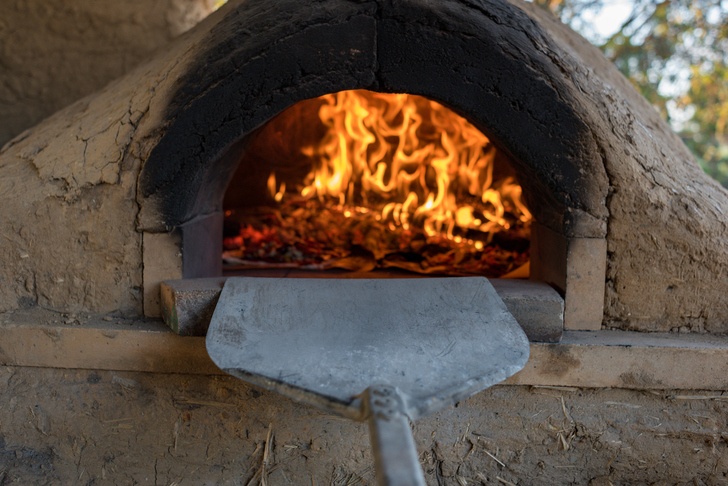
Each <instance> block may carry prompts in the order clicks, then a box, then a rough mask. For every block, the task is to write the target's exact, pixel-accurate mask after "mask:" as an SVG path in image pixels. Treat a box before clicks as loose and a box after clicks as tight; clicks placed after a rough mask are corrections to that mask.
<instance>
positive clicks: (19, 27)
mask: <svg viewBox="0 0 728 486" xmlns="http://www.w3.org/2000/svg"><path fill="white" fill-rule="evenodd" d="M212 4H213V0H156V1H154V2H149V1H146V0H125V1H124V2H117V1H114V0H94V1H86V2H67V1H64V0H3V1H2V2H0V65H1V66H2V69H1V70H0V114H1V115H2V116H0V146H2V145H3V144H4V143H5V142H6V141H7V140H9V139H10V138H11V137H13V136H15V135H17V134H18V133H20V132H22V131H23V130H25V129H26V128H28V127H30V126H31V125H34V124H35V123H37V122H39V121H40V120H42V119H43V118H45V117H47V116H48V115H51V114H52V113H53V112H55V111H57V110H59V109H60V108H63V107H64V106H66V105H68V104H70V103H71V102H73V101H75V100H77V99H78V98H80V97H82V96H85V95H87V94H89V93H91V92H93V91H95V90H97V89H99V88H101V87H102V86H104V85H105V84H106V83H108V82H109V81H111V80H112V79H114V78H116V77H118V76H120V75H122V74H124V73H126V72H128V71H129V70H130V69H131V68H132V67H134V66H135V65H137V64H138V63H139V62H140V61H142V60H143V59H145V58H146V57H148V56H150V55H151V54H153V53H154V52H155V51H157V50H158V49H160V48H162V47H163V46H165V45H166V44H168V43H169V42H170V41H171V40H172V39H174V38H175V37H177V36H178V35H179V34H181V33H182V32H184V31H186V30H188V29H190V28H191V27H193V26H194V25H195V24H196V23H197V22H199V21H200V20H201V19H202V18H204V17H205V16H207V15H208V14H209V12H210V11H211V10H212Z"/></svg>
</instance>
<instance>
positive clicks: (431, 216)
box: [268, 90, 531, 246]
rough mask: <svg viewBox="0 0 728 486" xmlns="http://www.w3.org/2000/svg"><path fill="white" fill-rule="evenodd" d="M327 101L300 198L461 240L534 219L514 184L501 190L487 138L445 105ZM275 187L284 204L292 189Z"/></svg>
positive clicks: (345, 98) (397, 98)
mask: <svg viewBox="0 0 728 486" xmlns="http://www.w3.org/2000/svg"><path fill="white" fill-rule="evenodd" d="M320 99H321V100H322V101H323V105H322V106H321V108H320V109H319V118H320V119H321V122H323V124H324V125H325V126H326V128H327V131H326V135H325V136H324V138H323V140H322V141H321V143H320V144H319V145H317V146H312V147H306V148H304V149H303V153H304V154H305V155H307V156H308V157H310V158H311V159H313V161H314V169H313V170H312V171H311V173H309V175H308V176H307V177H306V178H305V180H304V187H303V188H302V189H301V195H302V196H304V197H314V196H315V197H318V198H320V199H324V198H334V200H336V201H337V202H338V203H339V204H340V205H341V206H346V207H347V208H356V209H355V210H356V211H359V212H368V211H370V210H376V211H379V212H380V215H381V220H382V221H384V222H385V223H388V224H389V225H390V227H391V226H392V225H394V226H395V227H396V226H400V227H402V228H404V229H408V228H409V227H410V225H417V226H418V227H421V228H423V229H424V231H425V233H426V234H427V235H428V236H433V235H435V234H445V235H447V236H448V237H449V238H453V239H458V240H459V239H461V238H462V237H461V236H460V235H463V234H467V232H468V231H469V230H474V231H477V232H480V233H486V234H490V235H492V234H493V233H495V232H498V231H502V230H506V229H508V228H509V227H510V226H511V224H512V222H513V221H514V220H520V221H522V222H523V223H528V222H529V221H530V220H531V214H530V212H529V211H528V209H527V208H526V207H525V205H524V204H523V203H522V202H521V187H520V186H519V185H518V184H517V183H516V182H515V180H514V179H513V178H507V179H505V180H502V181H500V182H499V183H498V185H497V187H493V160H494V150H490V149H491V148H492V147H491V145H490V141H489V140H488V138H486V137H485V135H483V134H482V133H481V132H480V131H478V129H476V128H475V127H474V126H473V125H471V124H470V123H469V122H467V121H466V120H465V119H464V118H462V117H460V116H458V115H457V114H455V113H454V112H452V111H451V110H449V109H447V108H445V107H444V106H442V105H441V104H439V103H436V102H434V101H431V100H428V99H426V98H423V97H420V96H415V95H408V94H382V93H374V92H370V91H364V90H353V91H341V92H338V93H335V94H328V95H325V96H322V97H321V98H320ZM268 188H269V191H270V193H271V195H272V196H274V198H275V200H276V201H280V200H281V199H282V197H283V195H284V192H285V186H282V187H278V186H277V185H276V182H275V176H274V175H273V174H271V176H270V178H269V180H268ZM347 211H348V212H349V213H351V209H347ZM509 218H510V219H509ZM478 243H480V242H478ZM479 246H482V243H481V244H480V245H479Z"/></svg>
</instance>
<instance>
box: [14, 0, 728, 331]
mask: <svg viewBox="0 0 728 486" xmlns="http://www.w3.org/2000/svg"><path fill="white" fill-rule="evenodd" d="M352 88H367V89H373V90H379V91H393V92H395V91H405V92H409V93H413V94H421V95H425V96H428V97H430V98H433V99H435V100H437V101H440V102H442V103H444V104H446V105H447V106H449V107H451V108H452V109H454V110H456V111H457V112H458V113H460V114H462V115H464V116H465V117H466V118H468V119H469V120H470V121H471V122H472V123H474V124H475V125H476V126H478V128H480V129H481V130H482V131H483V132H484V133H485V134H486V135H488V136H489V137H490V138H491V139H492V140H493V141H494V142H495V143H496V144H497V145H498V147H499V148H500V149H502V150H504V151H506V152H507V153H508V154H510V155H512V156H513V158H514V159H515V160H517V161H518V163H517V167H516V170H517V171H518V172H519V180H521V182H522V184H523V186H524V192H525V193H526V194H528V196H527V202H528V203H529V205H530V207H531V209H532V211H533V212H534V215H535V217H536V219H537V221H538V222H539V224H540V225H542V226H543V227H544V234H547V235H548V234H551V233H553V235H555V236H554V238H555V239H558V238H563V239H567V240H568V239H578V240H583V241H587V242H588V241H589V240H604V239H606V245H607V247H606V253H607V254H606V256H605V255H603V254H602V255H595V256H594V259H595V261H596V260H598V259H599V258H603V259H605V260H606V265H607V267H606V276H605V277H604V282H603V283H604V286H605V289H606V291H605V298H606V300H605V302H606V305H605V307H604V314H603V322H604V324H606V325H608V326H614V327H620V328H635V329H641V330H669V329H671V328H675V327H685V328H690V329H693V330H698V331H711V332H726V331H727V330H728V302H725V301H724V299H723V296H724V295H725V294H726V291H727V290H728V288H727V286H728V284H727V283H726V281H727V280H728V279H726V277H725V276H726V267H728V244H727V243H726V241H728V239H727V238H726V235H727V234H728V228H727V227H726V216H725V214H726V212H728V197H727V195H726V192H725V190H723V189H721V188H720V187H719V186H718V185H717V184H716V183H714V182H712V181H711V180H710V179H709V178H708V177H707V176H705V175H703V174H702V172H701V171H700V169H699V168H698V166H697V164H695V162H694V161H693V160H692V158H691V157H690V155H689V154H688V152H687V150H686V149H685V148H684V146H683V145H682V144H681V143H680V141H679V140H678V139H677V137H676V136H674V135H673V134H672V133H671V132H670V131H669V129H668V127H667V126H666V125H665V123H663V122H662V121H661V120H660V119H659V117H658V116H657V114H656V113H655V111H654V110H652V109H651V108H650V107H649V106H648V105H647V103H646V102H645V101H644V100H643V99H641V98H640V97H639V96H638V95H637V94H636V93H635V92H634V91H633V90H632V88H631V87H630V86H629V85H628V83H627V82H626V81H625V80H624V79H623V78H622V77H621V76H620V75H619V74H618V73H617V72H616V70H615V69H614V68H613V67H612V66H611V65H609V64H608V63H607V62H606V61H605V60H604V58H603V57H601V55H600V54H599V53H598V52H597V51H596V50H595V49H592V48H590V47H588V46H587V45H586V42H585V41H583V39H580V38H579V37H578V36H577V35H576V34H574V33H573V32H571V31H569V30H568V29H566V28H565V27H563V26H562V25H561V24H559V23H557V22H556V21H555V20H554V19H552V18H551V17H549V16H548V15H546V14H544V13H542V12H540V11H537V10H535V9H534V8H532V7H531V6H529V5H527V4H520V3H519V4H518V5H517V6H516V5H514V4H510V3H507V2H502V1H475V0H461V1H454V0H447V1H440V2H430V1H426V0H407V1H402V2H389V1H384V0H381V1H370V2H366V1H365V2H347V1H343V0H323V1H319V2H315V3H311V4H307V5H305V6H302V5H301V4H300V2H294V1H282V2H251V1H247V2H231V3H230V4H229V5H227V6H226V7H225V8H223V9H222V10H221V11H219V12H217V13H216V14H214V15H213V16H211V17H210V18H208V19H207V20H206V21H204V22H203V23H202V24H200V25H199V26H198V27H196V28H195V29H193V31H192V32H190V33H189V34H187V35H185V36H184V37H183V38H182V39H180V40H179V41H178V42H176V43H175V44H174V46H173V47H172V48H170V49H169V50H168V51H166V52H164V53H161V54H160V55H159V56H157V57H156V58H155V59H154V60H152V61H151V62H149V63H148V64H145V65H144V66H141V67H140V68H138V69H136V70H135V71H133V72H132V73H130V74H129V75H127V76H125V77H124V78H122V79H120V80H118V81H117V82H115V83H113V84H111V85H109V86H107V87H106V88H105V89H104V90H102V91H101V92H98V93H97V94H95V95H93V96H91V97H89V98H86V99H85V100H82V101H80V102H78V103H76V104H74V105H72V106H70V107H69V108H67V109H65V110H63V111H61V112H59V113H57V114H56V115H54V116H53V117H51V118H49V119H48V120H46V121H45V122H43V123H41V124H40V125H38V126H37V127H35V128H34V129H32V130H30V131H29V132H27V133H26V134H24V135H23V136H22V137H19V138H17V139H15V140H13V141H12V142H10V143H9V144H8V145H7V146H5V147H4V148H3V149H2V151H0V199H2V200H0V205H1V206H0V207H3V212H4V214H3V218H2V221H0V225H1V228H0V229H1V230H2V233H3V235H6V237H5V238H4V239H3V240H2V241H0V262H2V270H0V272H2V273H0V278H1V279H2V285H1V286H0V308H1V309H3V310H7V309H13V308H17V307H22V306H33V305H41V306H44V307H48V308H51V309H55V310H77V311H78V310H82V311H87V312H113V311H117V312H121V313H126V314H136V315H141V314H142V311H143V307H144V306H146V309H144V310H148V309H149V308H150V306H152V307H153V306H154V305H155V302H154V299H155V289H156V287H155V285H156V284H157V283H158V282H159V281H160V280H162V279H165V278H178V277H180V276H183V275H184V276H195V273H197V269H199V268H209V266H208V265H206V264H205V258H207V257H205V256H204V255H202V256H195V257H194V258H201V259H202V260H203V261H202V263H200V262H199V261H198V262H196V263H195V262H193V259H194V258H193V254H195V252H193V251H191V249H192V248H196V247H204V246H205V242H199V241H197V240H190V241H185V240H184V238H185V234H186V233H185V231H184V229H185V228H189V227H192V226H196V227H210V228H214V227H215V225H216V224H218V223H216V221H218V220H219V212H220V210H221V200H222V194H223V192H224V188H225V186H226V184H227V181H228V179H229V177H230V175H231V174H232V171H233V170H234V168H235V163H236V160H237V159H236V157H235V154H236V153H238V152H236V151H237V150H240V149H242V148H244V144H245V135H246V134H248V133H250V132H251V131H253V130H254V129H256V128H257V127H259V126H260V125H261V124H262V123H264V122H265V121H266V120H268V119H270V118H271V117H272V116H274V115H275V114H277V113H279V112H280V111H282V110H283V109H285V108H286V107H288V106H290V105H292V104H293V103H295V102H296V101H299V100H302V99H306V98H310V97H314V96H318V95H321V94H324V93H327V92H332V91H338V90H342V89H352ZM524 175H526V176H528V177H524ZM549 232H551V233H549ZM192 233H193V232H187V234H192ZM194 234H196V235H199V234H201V232H199V231H197V232H194ZM212 238H214V237H212ZM197 239H199V237H198V238H197ZM208 243H209V242H208ZM571 250H572V248H571V247H569V246H565V247H564V248H563V251H565V252H568V251H571ZM559 251H561V250H559ZM587 256H588V255H587ZM585 261H587V262H588V258H587V259H586V260H585ZM202 273H204V272H202ZM144 294H147V295H146V300H147V301H146V303H144V304H143V300H144Z"/></svg>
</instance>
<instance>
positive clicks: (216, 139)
mask: <svg viewBox="0 0 728 486" xmlns="http://www.w3.org/2000/svg"><path fill="white" fill-rule="evenodd" d="M240 8H241V13H242V12H243V10H246V7H245V6H244V5H243V6H241V7H240ZM249 8H250V9H251V11H249V12H246V13H245V14H244V15H241V16H240V17H239V18H235V19H233V18H231V19H230V20H229V22H228V21H223V24H229V25H226V27H224V28H223V27H222V24H221V25H220V26H219V27H218V29H214V30H213V31H212V32H211V35H212V37H211V39H210V42H209V43H208V46H209V47H207V49H208V51H207V52H206V54H205V55H202V56H200V58H199V61H198V62H199V64H198V66H196V67H195V68H194V69H191V70H190V71H189V74H188V76H186V77H185V78H183V79H182V80H181V81H180V83H179V85H180V87H179V90H180V93H179V94H178V96H176V97H175V98H179V97H180V96H184V97H186V98H189V99H190V100H191V101H189V102H188V103H187V104H186V105H185V106H184V110H183V113H182V114H181V115H180V116H179V117H177V118H176V120H175V121H174V122H173V123H172V124H171V125H170V126H169V128H168V130H167V132H166V134H165V135H164V136H163V137H162V138H161V140H160V141H159V143H158V144H157V146H156V147H155V148H154V150H152V152H151V154H150V157H149V160H148V162H147V164H146V165H145V167H144V169H143V171H142V174H141V178H140V189H141V194H142V197H143V199H142V203H143V206H142V216H145V215H146V214H145V213H148V212H149V209H148V208H150V207H151V208H153V209H152V211H156V212H158V214H159V219H161V221H163V223H164V225H165V227H166V228H175V233H173V234H169V233H166V234H164V235H158V234H157V235H154V236H152V233H148V234H145V272H147V273H149V274H150V273H152V272H148V270H150V269H149V268H148V267H149V266H153V265H155V262H158V261H159V260H158V259H157V257H156V256H154V254H155V253H156V250H155V252H153V253H152V254H151V255H149V256H147V254H148V251H149V250H150V249H152V248H154V246H151V245H148V244H147V243H148V242H147V240H150V241H151V240H152V239H160V238H163V239H169V238H178V239H177V240H176V241H175V242H172V243H170V242H166V243H161V244H163V245H169V246H176V245H179V247H180V248H181V252H180V253H181V261H180V262H179V268H177V269H175V273H176V274H177V276H179V277H182V278H194V277H209V276H218V275H220V272H221V269H220V248H221V247H222V241H221V237H222V229H221V228H222V226H223V221H222V220H223V210H224V209H225V208H224V207H223V204H222V202H223V201H222V199H223V194H226V187H229V189H228V191H227V196H226V197H225V201H226V202H228V204H234V203H235V202H238V203H239V202H240V201H241V200H242V201H243V204H248V205H250V204H255V203H254V202H253V203H251V202H250V201H251V200H253V201H254V200H255V199H261V198H264V199H265V194H264V191H262V190H261V188H263V189H265V188H266V187H268V186H269V185H270V184H271V183H272V184H273V185H274V191H273V192H275V191H276V190H278V188H280V187H281V184H285V182H289V185H288V187H289V188H290V187H291V185H292V184H291V181H281V180H280V177H281V176H280V174H281V170H283V173H285V172H286V167H285V165H286V161H293V162H288V172H295V171H296V170H295V169H296V167H295V163H296V160H297V159H300V158H301V157H300V153H301V147H299V148H298V149H295V148H294V149H291V148H290V147H286V145H289V143H287V141H288V139H291V138H296V137H297V135H296V134H299V135H298V138H303V139H306V136H307V134H306V133H304V134H303V135H300V134H301V129H300V128H298V129H297V128H296V125H295V122H296V120H299V123H301V124H302V125H304V126H307V127H311V126H312V125H313V124H315V123H316V122H318V120H317V119H316V111H317V110H319V109H320V103H321V102H318V103H317V102H316V101H315V100H316V99H320V98H318V97H321V96H326V95H328V96H343V94H344V93H356V92H357V91H345V90H369V92H378V93H408V94H410V95H419V96H422V97H426V98H427V99H429V100H433V101H436V102H437V103H439V104H442V105H444V106H446V107H448V108H450V109H451V110H453V111H454V112H456V113H457V114H458V115H460V116H461V117H463V118H465V119H467V120H468V121H469V122H470V123H472V125H474V126H475V127H477V128H478V129H480V131H481V132H483V133H484V134H485V136H486V137H487V139H485V140H486V142H485V144H488V145H490V147H489V149H490V150H491V151H492V152H494V153H496V154H497V155H495V156H493V155H492V154H491V156H492V157H493V158H495V159H496V161H501V164H502V165H503V166H505V167H506V168H507V169H506V170H509V171H511V173H513V174H514V175H515V176H516V179H517V180H518V181H519V182H520V184H521V185H522V187H523V199H524V203H525V205H526V206H527V207H528V208H530V209H531V212H532V213H533V217H534V220H535V222H534V223H533V225H532V227H533V232H532V241H531V254H532V263H533V264H532V267H531V277H532V278H533V279H534V280H538V281H543V282H546V283H548V284H550V285H552V286H554V287H555V288H556V289H557V290H558V291H559V292H560V293H561V294H562V295H564V296H565V306H566V308H565V316H564V319H565V322H566V326H567V327H570V328H574V329H576V328H584V327H585V326H586V328H591V329H596V328H599V327H600V326H601V321H602V314H603V296H604V282H605V272H606V239H605V235H606V214H607V211H606V207H605V204H606V196H607V186H608V184H607V177H606V173H605V170H604V168H603V166H602V165H601V164H600V162H599V150H598V148H597V147H596V146H595V145H594V144H593V142H592V143H590V141H589V130H590V127H588V126H587V125H586V124H585V123H584V122H583V120H581V119H580V118H579V116H578V114H577V113H575V110H574V108H573V106H572V105H573V103H574V101H573V100H572V96H571V94H570V93H569V90H568V89H566V87H563V88H562V87H559V86H553V85H551V84H550V83H547V82H545V81H544V79H543V76H542V75H541V74H540V73H538V72H537V71H536V70H534V68H533V66H532V65H531V64H532V63H531V62H530V61H529V62H524V61H525V60H524V58H523V56H522V55H521V54H519V53H518V46H517V45H516V46H508V45H506V44H505V39H504V38H503V32H500V31H499V30H500V29H493V28H492V27H491V26H490V25H486V24H487V23H489V22H490V21H489V20H488V17H487V16H483V15H482V13H481V14H476V13H475V12H474V11H473V9H472V7H470V6H468V5H467V4H463V3H449V4H443V5H440V6H434V5H431V4H429V3H419V2H412V3H404V4H398V5H396V6H395V5H387V4H382V5H378V4H374V3H372V4H366V3H364V4H359V5H356V6H355V5H351V4H349V3H347V2H328V3H326V8H323V6H319V7H316V8H314V9H313V10H311V9H309V7H308V6H307V7H305V8H304V7H301V6H296V7H293V6H291V8H290V9H279V8H276V9H272V8H260V7H249ZM284 10H285V11H286V16H283V15H281V12H282V11H284ZM520 15H521V16H522V18H521V20H522V21H524V22H526V21H528V17H527V16H525V15H524V14H520ZM484 22H485V23H484ZM443 23H444V24H443ZM496 25H497V24H496ZM262 26H265V29H266V30H265V32H263V31H261V32H257V31H256V33H255V35H251V36H247V35H246V36H242V37H241V36H237V37H235V38H234V39H229V40H228V41H226V42H225V43H224V44H223V45H222V46H220V45H218V42H219V41H220V40H219V39H217V38H216V37H217V36H221V35H225V34H224V33H228V32H232V31H235V32H252V31H255V30H256V29H260V28H262ZM294 26H295V27H294ZM251 29H252V30H251ZM292 29H293V30H292ZM520 41H526V39H525V38H524V39H520ZM229 42H232V44H229ZM231 66H237V67H236V68H235V71H234V72H235V75H231V73H230V68H231ZM203 85H204V86H208V87H210V88H205V89H204V91H203V92H202V93H198V92H196V90H199V89H200V87H201V86H203ZM336 93H339V95H336ZM374 96H376V95H374ZM368 99H370V100H371V99H372V96H371V95H370V96H369V98H368ZM378 99H381V97H380V98H378ZM306 100H309V101H306ZM306 103H308V104H306ZM332 103H339V104H340V101H338V102H333V101H332ZM443 110H445V108H444V107H443ZM370 111H371V105H370ZM281 112H284V113H289V115H288V116H287V117H284V115H279V114H280V113H281ZM306 116H308V117H309V118H310V119H306V118H305V117H306ZM281 117H283V118H281ZM319 123H320V122H319ZM397 123H400V124H401V123H403V122H401V121H398V122H397ZM266 124H268V125H266ZM271 124H273V126H274V127H273V128H270V125H271ZM436 129H437V130H440V131H444V130H445V129H444V128H442V127H436ZM311 130H313V128H312V129H311ZM266 134H268V135H266ZM270 134H272V135H270ZM266 136H268V138H269V140H267V141H261V139H262V138H264V137H266ZM308 137H309V138H315V135H314V136H313V137H312V136H310V135H308ZM319 138H321V136H320V135H319ZM282 140H284V141H285V142H286V143H284V142H282ZM488 140H490V142H488ZM306 143H310V142H308V141H306V140H304V142H301V144H302V145H306ZM481 145H482V142H481ZM271 146H273V147H272V148H271ZM486 148H488V147H486ZM283 150H288V153H287V154H285V155H283V154H282V153H281V152H282V151H283ZM349 150H350V151H352V150H353V149H352V148H351V147H350V148H349ZM372 150H373V149H371V147H370V152H371V151H372ZM411 150H414V149H411ZM251 152H253V153H252V155H251V154H250V153H251ZM297 155H299V156H298V157H297ZM390 159H391V154H390ZM431 159H432V156H431V157H430V159H429V160H430V161H431ZM504 161H507V162H504ZM370 165H373V164H371V162H370ZM429 166H430V167H432V164H431V163H430V165H429ZM291 167H293V170H292V169H291ZM236 168H237V172H236ZM274 168H275V169H276V170H275V171H274ZM497 170H498V169H497ZM500 170H501V171H503V169H502V168H501V169H500ZM276 171H277V172H278V174H279V180H278V183H277V186H276V182H275V181H276V180H275V172H276ZM371 172H374V171H371ZM483 172H485V170H483ZM304 173H305V170H304ZM369 175H370V176H371V173H370V174H369ZM391 177H392V178H394V176H393V175H392V176H391ZM483 178H485V177H484V176H481V179H483ZM299 179H301V178H299ZM299 182H300V181H299ZM275 187H277V188H275ZM283 187H285V186H283ZM309 189H310V188H309ZM481 192H482V191H481ZM267 199H270V196H268V197H267ZM420 200H421V202H422V205H424V196H422V195H420ZM230 201H232V202H230ZM403 202H404V197H402V198H401V199H400V200H399V203H400V205H401V204H402V203H403ZM414 212H415V210H410V213H412V214H414ZM452 212H453V213H454V212H455V210H453V211H452ZM526 212H528V211H527V210H526ZM164 273H165V271H161V270H160V271H155V272H154V274H164ZM148 284H151V285H148ZM153 285H154V283H153V282H150V281H149V280H147V281H145V291H147V290H148V291H151V292H153V293H156V290H153V289H154V287H153ZM153 301H154V295H151V296H148V297H147V299H146V300H145V312H146V313H147V314H148V315H155V312H156V310H155V309H154V307H155V306H154V304H153Z"/></svg>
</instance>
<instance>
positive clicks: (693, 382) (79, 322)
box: [0, 309, 728, 390]
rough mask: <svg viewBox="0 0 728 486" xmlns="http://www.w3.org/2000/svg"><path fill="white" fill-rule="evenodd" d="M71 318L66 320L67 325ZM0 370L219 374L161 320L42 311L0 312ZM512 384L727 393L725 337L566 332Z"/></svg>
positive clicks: (538, 351) (199, 344)
mask: <svg viewBox="0 0 728 486" xmlns="http://www.w3.org/2000/svg"><path fill="white" fill-rule="evenodd" d="M68 321H70V323H66V322H68ZM0 335H2V339H1V340H0V365H4V366H30V367H46V368H71V369H98V370H115V371H143V372H152V373H188V374H208V375H214V374H220V373H222V372H221V371H220V370H218V369H217V368H216V367H215V366H214V365H213V364H212V362H211V361H210V358H209V357H208V356H207V352H206V351H205V340H204V338H203V337H182V336H178V335H176V334H174V333H173V332H171V331H170V330H169V329H168V328H167V327H166V326H165V325H164V324H163V323H162V322H161V321H159V320H152V319H146V320H123V319H117V318H110V317H88V316H80V317H74V318H68V317H66V318H65V319H64V318H62V317H61V315H60V314H57V313H52V312H48V311H44V310H41V309H32V310H22V311H15V312H8V313H4V314H0ZM505 383H507V384H512V385H530V386H566V387H584V388H601V387H612V388H632V389H663V390H664V389H683V390H685V389H693V390H726V389H728V337H723V336H714V335H705V334H671V333H638V332H627V331H607V330H604V331H565V332H564V333H563V336H562V339H561V342H560V343H558V344H555V343H531V358H530V359H529V361H528V363H527V364H526V367H525V368H524V369H523V370H522V371H521V372H519V373H518V374H516V375H515V376H513V377H512V378H510V379H509V380H507V381H506V382H505Z"/></svg>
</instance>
